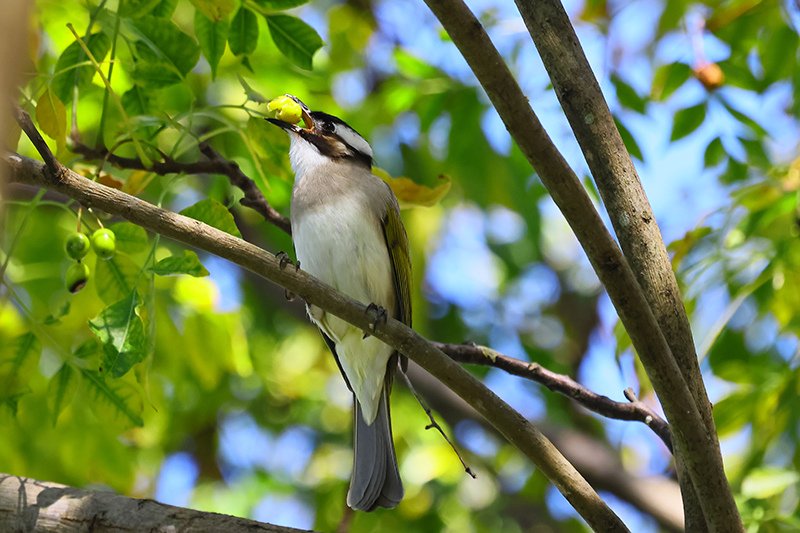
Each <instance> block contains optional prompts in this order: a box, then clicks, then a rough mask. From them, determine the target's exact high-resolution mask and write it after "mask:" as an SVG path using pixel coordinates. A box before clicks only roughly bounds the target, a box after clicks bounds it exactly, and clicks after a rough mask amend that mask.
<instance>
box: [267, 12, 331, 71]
mask: <svg viewBox="0 0 800 533" xmlns="http://www.w3.org/2000/svg"><path fill="white" fill-rule="evenodd" d="M266 19H267V27H268V28H269V33H270V35H271V36H272V41H273V42H274V43H275V46H277V47H278V50H280V51H281V53H282V54H283V55H284V56H286V57H287V58H288V59H289V60H290V61H291V62H292V63H294V64H295V65H297V66H298V67H300V68H302V69H305V70H311V60H312V58H313V57H314V52H316V51H317V50H319V49H320V48H321V47H322V38H320V36H319V35H317V32H316V31H314V28H312V27H311V26H309V25H308V24H306V23H305V22H303V21H302V20H300V19H299V18H296V17H290V16H289V15H267V16H266Z"/></svg>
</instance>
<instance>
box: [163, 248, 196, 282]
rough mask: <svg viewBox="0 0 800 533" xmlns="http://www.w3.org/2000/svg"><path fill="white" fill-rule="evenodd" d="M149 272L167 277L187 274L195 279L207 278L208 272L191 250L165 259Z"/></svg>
mask: <svg viewBox="0 0 800 533" xmlns="http://www.w3.org/2000/svg"><path fill="white" fill-rule="evenodd" d="M150 271H151V272H153V273H154V274H157V275H159V276H169V275H172V274H188V275H190V276H194V277H196V278H202V277H204V276H208V270H206V268H205V267H204V266H203V264H202V263H200V258H198V257H197V254H196V253H194V252H193V251H191V250H184V251H183V256H182V257H180V256H176V255H173V256H170V257H165V258H164V259H162V260H161V261H159V262H158V263H156V264H155V266H153V267H152V268H151V269H150Z"/></svg>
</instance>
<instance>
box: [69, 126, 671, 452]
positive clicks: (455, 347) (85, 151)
mask: <svg viewBox="0 0 800 533" xmlns="http://www.w3.org/2000/svg"><path fill="white" fill-rule="evenodd" d="M73 150H74V151H75V152H76V153H79V154H81V155H83V156H84V157H86V158H88V159H103V160H105V161H108V162H110V163H112V164H114V165H115V166H117V167H119V168H134V169H144V168H145V166H144V164H143V163H142V162H141V161H140V160H138V159H135V158H124V157H120V156H116V155H113V154H111V153H110V152H108V151H107V150H106V149H104V148H100V149H98V148H91V147H89V146H86V145H84V144H81V143H79V142H77V141H75V146H74V148H73ZM200 151H201V152H202V153H203V154H204V155H205V156H206V157H207V158H208V161H203V162H197V163H182V162H178V161H175V160H173V159H170V158H165V160H164V161H163V162H159V163H155V164H154V165H153V166H152V167H151V168H150V169H149V170H151V171H153V172H156V173H157V174H171V173H184V174H194V173H200V174H206V173H217V174H225V175H227V176H228V177H229V178H230V181H231V183H232V184H233V185H235V186H237V187H239V188H240V189H241V190H242V191H243V192H244V193H245V197H244V198H242V200H241V203H242V205H245V206H248V207H251V204H250V203H251V202H253V203H254V204H255V205H254V206H252V207H253V208H254V209H255V210H256V211H258V212H259V213H260V214H261V215H262V216H263V217H264V219H265V220H266V221H267V222H270V223H272V224H274V225H275V226H277V227H278V228H279V229H281V230H283V231H285V232H286V233H288V234H290V235H291V222H290V221H289V220H288V219H287V218H286V217H283V216H282V215H281V214H280V213H278V212H277V211H275V209H273V208H272V207H271V206H269V204H268V203H267V202H266V200H265V199H264V197H263V196H262V195H261V191H260V190H259V189H258V187H257V186H256V184H255V182H254V181H253V180H252V179H251V178H249V177H248V176H246V175H245V174H244V173H243V172H242V171H241V170H240V169H239V166H238V165H237V164H236V163H233V162H231V161H228V160H226V159H225V158H224V157H223V156H222V155H221V154H220V153H219V152H217V151H216V150H214V149H213V148H211V146H209V145H208V144H207V143H201V144H200ZM248 240H249V239H248ZM434 344H435V345H436V347H437V348H439V349H440V350H442V351H443V352H444V353H445V354H447V355H448V356H450V357H451V358H452V359H454V360H456V361H459V362H462V363H472V364H481V365H490V366H494V367H495V368H499V369H502V370H505V371H506V372H509V373H510V374H514V375H517V376H520V377H524V378H527V379H530V380H532V381H536V382H538V383H541V384H542V385H544V386H546V387H547V388H548V389H550V390H551V391H553V392H557V393H559V394H563V395H565V396H568V397H570V398H572V399H573V400H575V401H577V402H578V403H580V404H581V405H583V406H584V407H586V408H587V409H589V410H591V411H594V412H596V413H598V414H600V415H602V416H606V417H608V418H614V419H617V420H631V421H638V422H642V423H644V424H646V425H648V426H650V428H651V429H653V431H654V432H655V433H656V435H658V437H659V438H660V439H661V440H662V441H663V442H664V445H666V447H667V448H668V449H669V450H670V452H672V437H671V436H670V432H669V425H668V424H667V422H666V420H664V419H663V418H661V416H659V415H658V413H656V412H655V411H653V410H652V409H651V408H650V407H649V406H648V405H647V404H645V403H643V402H640V401H638V399H637V400H630V403H624V402H615V401H614V400H611V399H610V398H608V397H607V396H603V395H600V394H596V393H594V392H592V391H590V390H588V389H586V388H585V387H583V386H582V385H581V384H580V383H578V382H576V381H574V380H573V379H572V378H570V377H569V376H566V375H563V374H557V373H555V372H552V371H550V370H547V369H546V368H544V367H542V366H540V365H538V364H535V363H526V362H524V361H520V360H518V359H514V358H511V357H508V356H505V355H502V354H500V353H499V352H496V351H494V350H492V349H491V348H487V347H484V346H477V345H463V344H446V343H434Z"/></svg>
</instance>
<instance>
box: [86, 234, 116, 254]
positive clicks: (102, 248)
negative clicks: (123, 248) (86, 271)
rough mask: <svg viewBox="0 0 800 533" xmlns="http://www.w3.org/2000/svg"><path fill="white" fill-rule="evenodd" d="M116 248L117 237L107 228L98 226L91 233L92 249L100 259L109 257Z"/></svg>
mask: <svg viewBox="0 0 800 533" xmlns="http://www.w3.org/2000/svg"><path fill="white" fill-rule="evenodd" d="M116 248H117V237H116V235H114V232H113V231H111V230H110V229H108V228H100V229H99V230H97V231H95V232H94V233H92V249H93V250H94V253H96V254H97V257H99V258H100V259H111V258H112V257H114V252H115V251H116Z"/></svg>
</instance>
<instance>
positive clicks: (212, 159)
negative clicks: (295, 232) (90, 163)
mask: <svg viewBox="0 0 800 533" xmlns="http://www.w3.org/2000/svg"><path fill="white" fill-rule="evenodd" d="M199 148H200V152H202V154H203V155H204V156H206V158H207V159H206V160H205V161H194V162H191V163H184V162H181V161H176V160H174V159H172V158H171V157H168V156H164V160H163V161H156V162H154V163H153V164H152V165H151V166H150V167H148V166H146V165H145V164H144V163H143V162H142V161H141V160H140V159H137V158H133V157H121V156H118V155H116V154H113V153H111V152H109V151H108V150H107V149H106V148H92V147H90V146H87V145H85V144H82V143H81V142H79V141H77V140H76V139H73V146H72V150H73V151H74V152H75V153H77V154H80V155H82V156H83V157H85V158H86V159H93V160H101V161H104V162H108V163H111V164H112V165H114V166H115V167H117V168H125V169H134V170H147V171H149V172H155V173H156V174H159V175H162V176H163V175H165V174H222V175H223V176H227V177H228V179H229V180H230V182H231V184H232V185H234V186H235V187H238V188H239V189H241V191H242V192H243V193H244V198H242V199H241V200H239V203H240V204H242V205H243V206H245V207H249V208H251V209H253V210H255V211H256V212H258V213H259V214H260V215H261V216H263V217H264V218H265V219H266V220H267V221H268V222H270V223H272V224H274V225H275V226H277V227H278V228H280V229H281V230H283V231H285V232H286V233H288V234H289V235H291V234H292V228H291V225H290V223H289V219H288V218H287V217H285V216H283V215H282V214H281V213H280V212H278V210H276V209H275V208H274V207H272V206H271V205H270V204H269V202H267V200H266V198H264V195H263V194H262V193H261V189H259V188H258V186H257V185H256V182H255V181H253V179H252V178H250V177H249V176H248V175H247V174H245V173H244V172H242V169H241V168H239V165H238V164H237V163H236V162H234V161H230V160H228V159H225V158H224V157H222V155H220V153H219V152H217V151H216V150H214V149H213V148H212V147H211V146H210V145H209V144H208V143H205V142H202V143H200V145H199Z"/></svg>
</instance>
